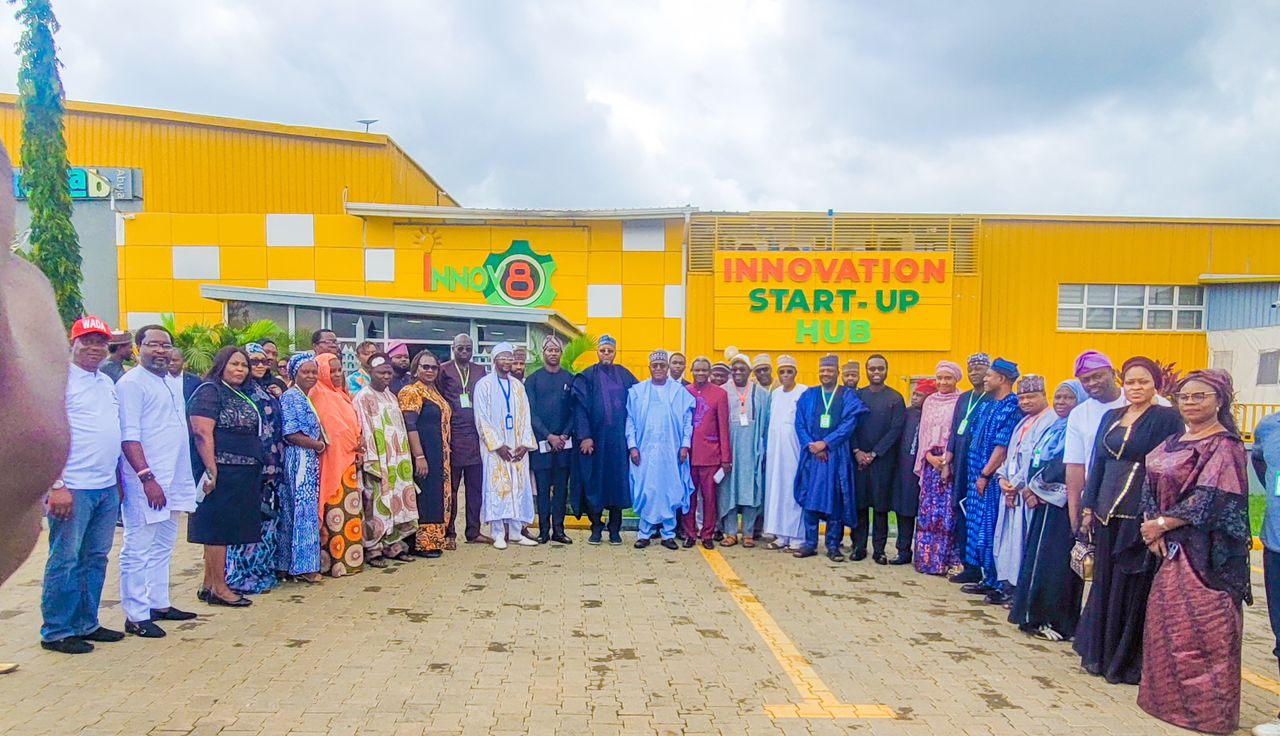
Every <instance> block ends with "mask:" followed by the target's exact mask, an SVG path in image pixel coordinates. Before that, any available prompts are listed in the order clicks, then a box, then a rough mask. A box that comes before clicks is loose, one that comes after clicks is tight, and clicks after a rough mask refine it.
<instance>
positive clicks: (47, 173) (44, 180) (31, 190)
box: [11, 0, 84, 326]
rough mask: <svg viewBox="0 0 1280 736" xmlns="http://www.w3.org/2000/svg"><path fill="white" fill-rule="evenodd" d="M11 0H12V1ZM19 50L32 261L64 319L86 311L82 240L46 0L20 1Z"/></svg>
mask: <svg viewBox="0 0 1280 736" xmlns="http://www.w3.org/2000/svg"><path fill="white" fill-rule="evenodd" d="M11 2H12V0H11ZM17 18H18V21H19V22H20V23H22V38H21V39H20V40H19V41H18V52H19V53H20V54H21V55H22V64H21V66H20V67H19V69H18V107H19V109H21V110H22V152H21V156H22V186H23V188H24V189H26V190H27V205H28V207H30V209H31V255H30V258H31V261H32V262H33V263H35V264H36V266H37V267H39V268H40V270H41V271H43V272H44V275H45V276H46V277H48V279H49V282H50V283H51V284H52V285H53V293H54V297H55V298H56V299H57V302H58V313H59V314H60V315H61V316H62V321H63V322H64V323H65V324H66V325H68V326H70V325H71V323H72V322H74V321H75V320H77V319H79V318H80V317H81V316H82V315H83V314H84V303H83V300H82V298H81V296H80V279H81V272H80V265H81V260H80V242H79V238H78V237H77V236H76V230H75V228H74V227H73V226H72V225H71V190H70V184H69V183H68V180H67V174H68V169H69V168H70V166H69V164H68V163H67V141H66V138H64V137H63V134H62V115H63V102H64V99H65V93H64V91H63V89H62V77H61V75H60V74H59V71H58V68H59V67H60V66H61V64H60V63H59V62H58V53H57V47H56V46H55V45H54V43H53V34H54V33H56V32H57V31H58V19H57V18H55V17H54V15H53V8H52V7H51V6H50V4H49V0H23V2H22V5H21V7H20V9H19V10H18V12H17Z"/></svg>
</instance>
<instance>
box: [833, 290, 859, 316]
mask: <svg viewBox="0 0 1280 736" xmlns="http://www.w3.org/2000/svg"><path fill="white" fill-rule="evenodd" d="M857 295H858V290H857V289H839V290H837V291H836V296H838V297H840V311H842V312H848V311H849V302H850V300H852V299H853V298H854V297H855V296H857Z"/></svg>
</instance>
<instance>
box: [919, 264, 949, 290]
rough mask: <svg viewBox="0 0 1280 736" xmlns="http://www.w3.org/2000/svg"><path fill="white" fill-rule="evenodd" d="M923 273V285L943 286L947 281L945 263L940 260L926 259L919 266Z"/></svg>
mask: <svg viewBox="0 0 1280 736" xmlns="http://www.w3.org/2000/svg"><path fill="white" fill-rule="evenodd" d="M920 265H921V269H922V270H923V271H924V279H923V281H924V283H926V284H944V283H946V281H947V262H946V261H944V260H943V259H941V258H928V259H925V260H924V261H923V262H922V263H921V264H920Z"/></svg>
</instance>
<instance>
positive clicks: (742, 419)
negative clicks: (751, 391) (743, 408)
mask: <svg viewBox="0 0 1280 736" xmlns="http://www.w3.org/2000/svg"><path fill="white" fill-rule="evenodd" d="M749 424H750V422H749V421H748V419H747V415H746V414H739V415H738V426H740V427H746V426H748V425H749Z"/></svg>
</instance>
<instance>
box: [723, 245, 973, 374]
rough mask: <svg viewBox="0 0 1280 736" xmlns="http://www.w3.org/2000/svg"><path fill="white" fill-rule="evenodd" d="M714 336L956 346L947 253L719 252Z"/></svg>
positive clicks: (814, 346) (759, 341)
mask: <svg viewBox="0 0 1280 736" xmlns="http://www.w3.org/2000/svg"><path fill="white" fill-rule="evenodd" d="M716 271H717V273H716V276H717V278H716V286H715V289H716V292H715V343H716V346H717V347H723V346H725V345H744V344H746V345H758V346H759V347H760V348H761V349H770V350H788V349H789V350H804V349H806V348H807V349H810V350H825V349H831V350H834V349H838V348H837V346H841V345H844V346H848V345H862V346H866V347H867V348H869V349H878V350H886V351H888V350H947V349H950V347H951V305H952V298H953V297H952V288H953V284H952V266H951V255H950V254H948V253H898V254H893V255H882V254H879V253H872V252H866V253H845V254H817V253H805V254H796V253H788V254H786V255H782V254H755V253H741V252H734V251H720V252H717V253H716Z"/></svg>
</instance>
